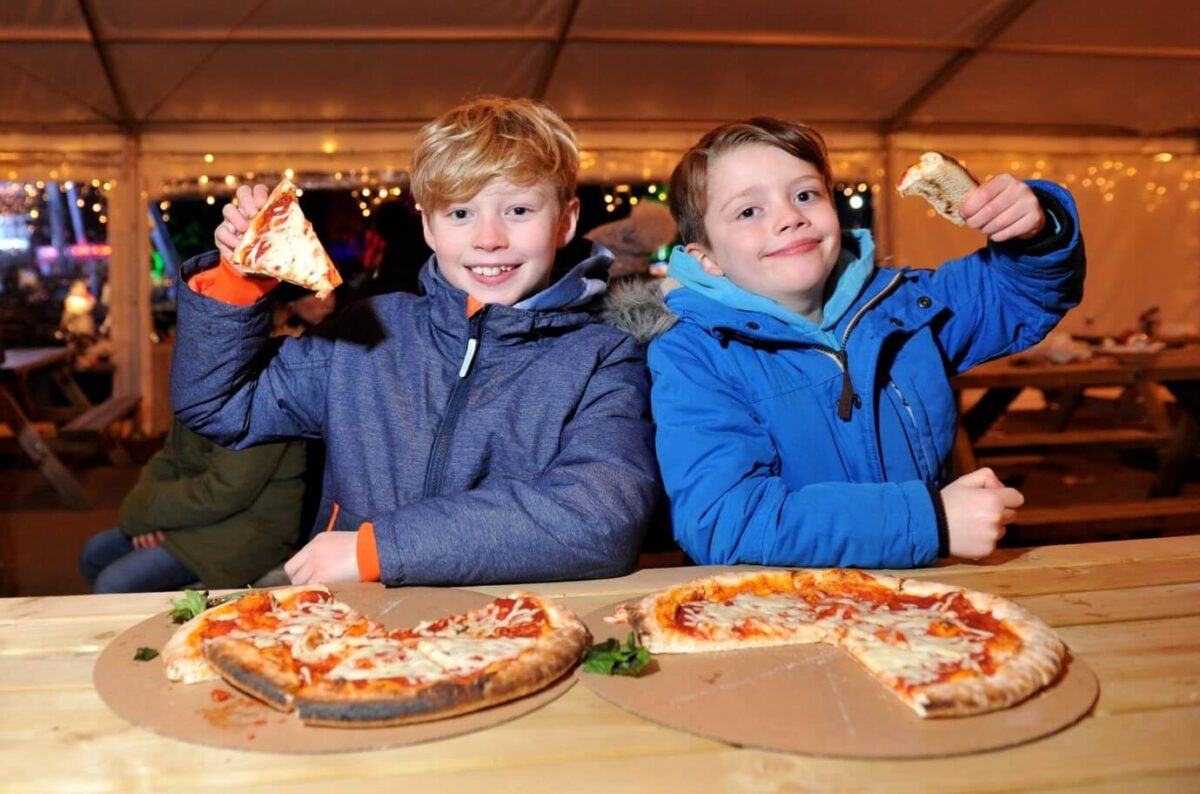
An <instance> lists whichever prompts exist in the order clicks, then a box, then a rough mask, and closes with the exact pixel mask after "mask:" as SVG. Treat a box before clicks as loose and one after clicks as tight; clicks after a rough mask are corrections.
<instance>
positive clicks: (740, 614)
mask: <svg viewBox="0 0 1200 794" xmlns="http://www.w3.org/2000/svg"><path fill="white" fill-rule="evenodd" d="M616 619H617V620H624V621H628V622H629V623H630V624H631V625H632V626H633V629H634V631H635V632H636V634H637V636H638V639H639V640H640V642H641V643H642V644H643V645H644V646H645V647H646V648H647V649H648V650H649V651H650V652H651V653H698V652H706V651H731V650H738V649H743V648H755V647H766V646H776V645H789V644H801V643H818V642H823V643H828V644H830V645H833V646H835V647H838V648H841V649H842V650H844V651H845V652H847V653H849V654H850V656H852V657H853V658H854V659H855V660H857V661H858V662H859V663H860V664H861V665H862V666H863V667H864V668H866V670H867V671H868V672H869V673H870V674H871V675H872V676H873V677H874V678H876V679H877V680H878V681H880V682H881V683H882V684H884V685H885V686H887V687H888V688H889V689H890V690H891V691H892V692H893V693H894V694H895V695H896V696H897V697H898V698H900V700H901V701H903V702H904V703H905V704H907V705H908V706H909V707H910V708H912V709H913V711H915V712H916V713H917V714H919V715H920V716H921V717H953V716H963V715H970V714H981V713H985V712H989V711H994V710H997V709H1002V708H1006V707H1008V706H1012V705H1015V704H1017V703H1019V702H1021V701H1022V700H1025V699H1026V698H1028V697H1030V696H1031V695H1033V694H1034V693H1035V692H1037V691H1038V690H1040V689H1042V688H1043V687H1045V686H1047V685H1048V684H1050V683H1051V682H1052V681H1053V680H1054V679H1055V677H1056V676H1057V675H1058V673H1059V670H1060V669H1061V667H1062V662H1063V657H1064V654H1065V647H1064V645H1063V643H1062V641H1061V640H1060V639H1059V638H1058V637H1057V636H1056V635H1055V633H1054V632H1053V630H1051V629H1050V627H1049V626H1047V625H1046V624H1045V623H1043V622H1042V621H1041V620H1040V619H1038V618H1037V617H1035V616H1034V615H1033V614H1031V613H1030V612H1028V611H1027V610H1025V609H1022V608H1021V607H1019V606H1017V605H1016V604H1014V603H1013V602H1011V601H1008V600H1006V599H1003V598H1000V597H998V596H994V595H988V594H986V593H979V592H974V591H971V590H964V589H962V588H958V587H952V586H949V585H944V584H938V583H936V582H925V581H918V580H915V579H902V578H898V577H894V576H884V575H871V574H868V573H864V572H862V571H858V570H849V569H838V568H833V569H799V570H789V571H753V572H749V573H732V574H725V575H717V576H712V577H709V578H704V579H697V580H695V581H692V582H688V583H686V584H681V585H678V586H676V587H671V588H669V589H666V590H662V591H659V592H656V593H652V594H650V595H649V596H646V597H645V598H643V599H642V600H641V601H639V602H637V603H634V604H631V605H627V606H625V607H622V608H620V609H619V610H618V614H617V617H616Z"/></svg>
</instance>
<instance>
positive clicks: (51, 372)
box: [0, 347, 91, 509]
mask: <svg viewBox="0 0 1200 794" xmlns="http://www.w3.org/2000/svg"><path fill="white" fill-rule="evenodd" d="M70 366H71V360H70V355H69V353H68V351H67V349H66V348H65V347H38V348H24V349H15V350H6V351H4V360H3V362H2V363H0V421H2V422H4V423H5V424H6V425H8V427H9V429H10V430H11V431H12V434H13V437H14V438H16V440H17V443H18V444H19V445H20V446H21V449H22V450H23V451H24V452H25V454H26V455H27V456H28V457H29V459H30V460H32V461H33V462H34V464H36V465H37V467H38V468H39V469H41V471H42V475H43V476H45V478H46V480H47V481H49V483H50V485H52V486H53V487H54V490H55V491H57V492H58V495H59V496H60V497H61V498H62V500H63V502H64V503H65V504H66V505H67V506H68V507H73V508H78V509H86V508H87V507H88V498H87V496H86V495H85V494H84V492H83V488H81V487H80V485H79V481H78V480H76V479H75V476H74V475H73V474H71V470H70V469H68V468H67V467H66V466H65V465H63V462H62V461H61V460H59V458H58V456H57V455H55V454H54V451H53V450H51V449H50V447H49V446H48V445H47V443H46V440H45V439H44V438H43V437H42V435H41V433H39V432H38V430H37V427H35V426H34V424H33V421H32V420H48V421H63V420H67V419H72V418H74V417H76V416H78V415H79V414H81V413H83V412H84V411H86V410H87V409H88V408H89V407H91V403H90V402H89V401H88V399H87V397H86V396H85V395H84V394H83V392H82V391H81V390H80V388H79V385H78V384H77V383H76V382H75V380H74V378H72V377H71V372H70ZM38 373H45V374H47V375H48V376H49V377H50V378H51V380H53V382H54V383H55V385H56V386H58V388H59V390H60V391H62V393H63V395H64V396H65V397H66V398H67V402H68V403H69V405H68V406H67V407H65V408H64V407H51V406H43V405H40V404H39V401H38V400H36V399H35V398H34V396H33V393H32V389H31V388H30V379H31V378H32V377H33V376H34V375H35V374H38Z"/></svg>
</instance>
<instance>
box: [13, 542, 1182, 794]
mask: <svg viewBox="0 0 1200 794" xmlns="http://www.w3.org/2000/svg"><path fill="white" fill-rule="evenodd" d="M713 570H714V569H711V568H694V567H679V568H656V569H644V570H641V571H638V572H636V573H634V574H632V575H630V576H626V577H623V578H619V579H607V580H600V581H584V582H555V583H546V584H534V585H523V587H526V588H528V589H531V590H533V591H535V592H537V593H540V594H543V595H546V596H549V597H553V598H557V599H561V600H562V602H563V603H565V604H566V605H567V606H568V607H569V608H571V609H573V610H574V611H575V612H576V613H577V614H580V615H584V614H587V613H588V612H590V611H592V610H595V609H598V608H600V607H602V606H605V605H608V604H611V603H613V602H616V601H619V600H624V599H631V598H634V597H636V596H639V595H642V594H643V593H645V592H647V591H649V590H653V589H657V588H659V587H664V586H668V585H671V584H675V583H678V582H682V581H686V580H688V579H691V578H693V577H696V576H700V575H705V574H708V573H712V572H713ZM907 575H911V576H915V577H919V578H926V579H934V580H938V581H944V582H949V583H952V584H956V585H962V586H966V587H970V588H974V589H978V590H984V591H989V592H993V593H997V594H1000V595H1003V596H1006V597H1009V598H1013V599H1015V600H1016V601H1017V602H1018V603H1020V604H1021V605H1023V606H1025V607H1026V608H1028V609H1030V610H1032V611H1033V612H1034V613H1036V614H1037V615H1039V616H1040V617H1042V618H1043V619H1045V620H1046V621H1047V622H1048V623H1050V624H1051V625H1052V626H1053V627H1054V628H1055V629H1056V630H1057V631H1058V632H1059V634H1060V635H1061V636H1062V637H1063V639H1064V640H1065V641H1066V643H1067V644H1068V646H1069V647H1070V648H1071V651H1072V653H1074V654H1076V655H1077V656H1078V657H1079V658H1080V659H1082V660H1083V661H1084V662H1085V663H1086V664H1087V665H1088V666H1090V667H1091V669H1092V670H1094V671H1095V673H1096V674H1097V676H1098V678H1099V680H1100V695H1099V700H1098V702H1097V703H1096V705H1095V707H1094V708H1093V709H1092V711H1091V713H1090V714H1088V715H1087V716H1085V717H1084V718H1083V719H1082V720H1081V721H1080V722H1078V723H1076V724H1075V725H1073V726H1071V727H1068V728H1066V729H1065V730H1062V731H1061V732H1059V733H1056V734H1053V735H1051V736H1048V737H1046V738H1043V739H1039V740H1037V741H1033V742H1031V743H1028V744H1024V745H1020V746H1016V747H1011V748H1008V749H1003V750H994V751H990V752H985V753H978V754H971V755H962V756H955V757H948V758H929V759H917V760H899V761H895V760H849V759H841V758H830V757H819V756H804V755H791V754H783V753H772V752H765V751H760V750H753V749H746V748H739V747H735V746H731V745H728V744H725V743H722V742H719V741H714V740H711V739H704V738H699V737H697V736H694V735H691V734H688V733H685V732H682V731H679V730H674V729H671V728H666V727H662V726H659V725H657V724H654V723H651V722H649V721H647V720H644V719H642V718H640V717H637V716H635V715H633V714H630V713H627V712H625V711H623V710H621V709H620V708H618V707H616V706H614V705H612V704H610V703H609V702H608V701H606V700H603V699H601V698H600V697H599V696H597V695H595V694H593V693H592V691H591V690H589V689H588V688H587V687H584V686H579V685H576V686H575V687H574V688H572V689H571V690H570V691H569V692H567V693H566V694H565V695H564V696H562V697H561V698H559V699H558V700H555V701H553V702H551V703H550V704H549V705H547V706H545V707H544V708H541V709H539V710H537V711H534V712H532V713H530V714H527V715H525V716H523V717H520V718H518V719H516V720H513V721H511V722H507V723H503V724H501V725H499V726H496V727H493V728H489V729H487V730H484V731H479V732H476V733H470V734H465V735H462V736H457V737H455V738H451V739H444V740H440V741H436V742H432V743H427V744H419V745H413V746H408V747H401V748H395V749H387V750H377V751H368V752H356V753H340V754H339V753H333V754H308V755H280V754H272V753H264V752H253V751H231V750H228V749H215V748H210V747H205V746H199V745H192V744H187V743H184V742H182V741H179V740H176V739H171V738H166V737H163V736H159V735H156V734H153V733H150V732H148V731H146V730H143V729H141V728H138V727H135V726H133V725H131V724H129V723H126V722H125V721H123V720H122V719H121V718H120V717H118V716H116V715H115V714H113V713H112V712H110V711H109V710H108V708H107V707H106V706H105V704H104V702H103V701H102V700H101V698H100V696H99V695H98V694H97V692H96V690H95V688H94V687H93V683H92V671H93V665H94V663H95V660H96V658H97V656H98V654H99V653H100V652H101V651H102V650H103V649H104V647H105V646H106V645H107V644H108V643H109V642H110V641H111V640H112V639H113V638H114V637H116V636H118V635H119V634H120V633H121V632H122V631H124V630H125V629H127V628H129V627H131V626H133V625H135V624H137V623H139V622H140V621H142V620H144V619H146V618H148V617H150V616H152V615H154V614H156V613H159V612H161V611H163V610H165V609H166V608H167V607H168V603H169V601H170V599H171V598H172V597H174V596H175V595H177V594H138V595H116V596H67V597H48V598H10V599H3V600H0V713H3V714H4V715H5V717H6V718H5V719H4V721H3V725H0V737H2V740H0V768H3V769H4V777H3V780H0V789H4V790H11V791H22V792H24V791H39V792H44V791H134V790H138V791H172V792H183V791H200V790H205V791H210V790H219V791H225V792H236V791H245V792H254V793H255V794H258V793H259V792H262V791H264V790H281V789H286V790H288V791H291V792H310V791H311V792H315V791H328V790H342V789H346V790H349V789H354V788H363V790H375V789H379V788H383V787H385V786H386V787H387V788H389V789H395V790H408V791H426V790H436V791H521V792H532V791H571V792H579V791H605V792H611V791H613V790H618V789H619V790H623V791H625V790H628V791H687V792H700V791H749V792H758V791H778V790H797V791H799V790H804V791H809V790H836V791H841V790H847V789H852V790H881V791H887V792H889V793H891V792H906V791H919V792H936V791H962V790H986V791H1012V792H1023V791H1045V790H1050V789H1054V790H1070V791H1104V792H1116V791H1121V792H1125V791H1156V792H1159V791H1197V790H1200V753H1198V752H1197V750H1196V748H1197V747H1198V746H1200V536H1183V537H1169V538H1154V539H1141V540H1128V541H1108V542H1099V543H1086V544H1078V545H1060V546H1045V547H1039V548H1030V549H1003V550H1000V551H998V552H997V553H996V554H995V555H993V556H992V557H991V558H989V559H988V560H987V561H986V562H984V563H981V564H962V563H954V562H947V563H945V564H944V565H942V566H940V567H936V568H926V569H920V570H916V571H911V572H909V573H908V574H907ZM475 589H477V590H480V591H483V592H486V593H488V594H493V595H501V594H507V593H508V592H510V591H511V588H510V587H507V586H494V587H492V586H489V587H480V588H475ZM796 719H798V720H801V719H804V715H801V714H798V715H796ZM364 784H365V786H364Z"/></svg>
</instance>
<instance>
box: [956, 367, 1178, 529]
mask: <svg viewBox="0 0 1200 794" xmlns="http://www.w3.org/2000/svg"><path fill="white" fill-rule="evenodd" d="M952 383H953V386H954V389H955V390H956V392H957V393H958V395H959V402H960V407H961V406H962V403H963V393H964V392H965V391H967V390H970V389H983V390H984V393H983V395H982V396H981V397H980V399H979V400H978V402H976V403H975V404H974V405H973V406H972V407H971V408H970V409H969V410H966V411H960V416H959V430H958V437H957V440H956V442H955V448H954V463H955V468H956V470H957V471H959V472H966V471H971V470H974V469H976V468H978V466H979V462H978V458H979V456H980V455H983V454H1004V453H1009V452H1013V451H1017V450H1023V449H1029V448H1063V447H1076V448H1080V447H1088V446H1147V447H1156V448H1158V449H1159V457H1158V470H1157V472H1156V475H1155V478H1154V480H1153V482H1152V484H1151V485H1150V487H1149V489H1148V490H1147V493H1146V496H1147V498H1146V499H1140V500H1136V501H1131V502H1115V503H1103V504H1097V505H1095V506H1088V508H1083V509H1081V508H1080V507H1078V506H1071V507H1069V508H1035V507H1029V508H1027V509H1025V510H1022V512H1021V518H1020V520H1021V522H1022V523H1025V524H1030V523H1061V522H1067V521H1071V520H1074V521H1097V520H1105V519H1112V518H1120V519H1135V520H1136V519H1140V518H1146V519H1160V518H1164V517H1168V516H1192V515H1195V516H1197V517H1200V499H1195V498H1184V497H1180V496H1179V493H1180V490H1181V488H1182V486H1183V482H1184V472H1185V468H1186V465H1187V462H1188V461H1189V460H1190V459H1191V457H1192V456H1193V455H1195V453H1196V451H1197V449H1198V448H1200V447H1198V444H1200V345H1188V346H1184V347H1178V348H1168V349H1166V350H1162V351H1160V352H1158V353H1155V354H1147V355H1131V356H1120V357H1118V356H1108V355H1097V356H1095V357H1094V358H1093V359H1091V360H1090V361H1085V362H1077V363H1069V364H1052V363H1029V362H1026V361H1022V360H1021V359H1020V358H1019V357H1011V358H1005V359H999V360H997V361H991V362H988V363H986V364H983V365H980V366H978V367H975V368H974V369H971V370H968V371H967V372H964V373H962V374H961V375H958V376H956V377H955V378H954V379H953V381H952ZM1094 386H1120V387H1124V388H1125V389H1126V390H1128V391H1129V393H1131V394H1133V395H1136V398H1137V401H1138V404H1139V405H1140V407H1141V411H1142V412H1143V422H1142V423H1141V426H1122V427H1111V428H1085V429H1070V428H1069V427H1068V424H1069V420H1070V417H1071V414H1072V412H1073V411H1074V409H1075V408H1076V406H1077V404H1078V402H1079V399H1080V396H1081V395H1082V392H1083V390H1084V389H1086V388H1088V387H1094ZM1027 388H1033V389H1041V390H1043V391H1048V392H1057V393H1058V395H1059V407H1058V411H1057V414H1056V415H1055V416H1054V417H1052V418H1051V421H1050V422H1049V426H1047V427H1045V428H1041V429H1038V430H1034V431H1028V430H1026V431H1021V432H1006V433H994V432H989V431H990V430H991V429H992V427H993V425H994V423H995V422H996V421H997V420H998V419H999V418H1000V417H1001V416H1003V415H1004V413H1005V412H1006V411H1007V410H1008V408H1009V406H1010V405H1011V404H1012V402H1013V401H1014V399H1015V398H1016V397H1017V395H1018V394H1019V393H1020V392H1021V391H1022V390H1024V389H1027ZM1163 388H1165V389H1166V390H1167V391H1169V392H1170V393H1171V394H1172V396H1173V397H1174V398H1175V401H1176V403H1177V404H1178V407H1179V419H1178V421H1175V422H1172V421H1171V419H1170V417H1169V415H1168V411H1167V408H1166V406H1165V405H1164V404H1163V401H1162V399H1161V397H1160V391H1161V389H1163Z"/></svg>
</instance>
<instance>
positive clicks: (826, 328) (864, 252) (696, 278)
mask: <svg viewBox="0 0 1200 794" xmlns="http://www.w3.org/2000/svg"><path fill="white" fill-rule="evenodd" d="M874 271H875V241H874V240H872V239H871V233H870V232H869V231H867V230H866V229H851V230H850V231H846V232H843V233H842V253H841V255H840V256H839V257H838V262H837V265H836V266H835V267H834V269H833V272H832V273H831V274H830V276H829V282H826V285H825V286H826V292H828V293H829V294H828V297H827V298H826V299H825V305H824V307H822V312H821V323H820V325H818V324H816V323H814V322H812V321H811V320H809V319H808V318H806V317H803V316H801V315H799V314H797V313H796V312H794V311H792V310H791V309H788V308H787V307H785V306H783V305H781V304H780V303H778V302H776V301H774V300H772V299H771V298H768V297H766V296H764V295H758V294H756V293H753V292H749V291H748V290H745V289H742V288H741V287H739V286H738V285H736V284H734V283H733V282H732V281H730V280H729V278H728V277H727V276H713V275H710V274H708V273H705V272H704V269H703V268H702V267H701V266H700V262H699V260H697V259H696V258H695V257H693V256H691V255H690V254H688V253H687V252H686V251H684V250H683V248H682V247H681V246H676V247H675V250H674V251H672V252H671V261H670V265H669V266H668V270H667V273H668V275H670V276H671V277H673V278H675V279H676V280H678V281H679V282H680V283H681V284H683V286H685V287H687V288H688V289H692V290H695V291H696V292H697V293H698V294H700V295H703V296H704V297H706V298H708V299H710V300H713V301H716V302H717V303H720V304H722V305H724V306H728V307H729V308H731V309H734V310H736V311H747V312H757V313H759V314H765V315H767V316H768V317H773V318H775V319H776V320H779V321H780V322H783V323H785V324H786V325H787V326H788V327H789V328H791V329H793V330H794V331H796V333H798V334H800V335H801V336H802V337H803V338H804V339H805V340H806V341H810V342H815V343H817V344H821V345H825V346H826V347H832V348H835V349H837V348H840V346H841V345H840V342H839V341H838V339H837V337H836V336H835V335H834V334H833V329H834V328H836V327H837V324H838V322H839V321H840V320H841V319H842V316H843V315H845V313H846V311H847V310H848V309H849V308H850V306H851V305H852V304H853V303H854V300H855V299H856V298H857V297H858V295H859V293H860V292H862V289H863V285H865V284H866V283H867V279H869V278H870V277H871V274H872V273H873V272H874ZM830 286H832V290H831V289H829V288H830Z"/></svg>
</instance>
